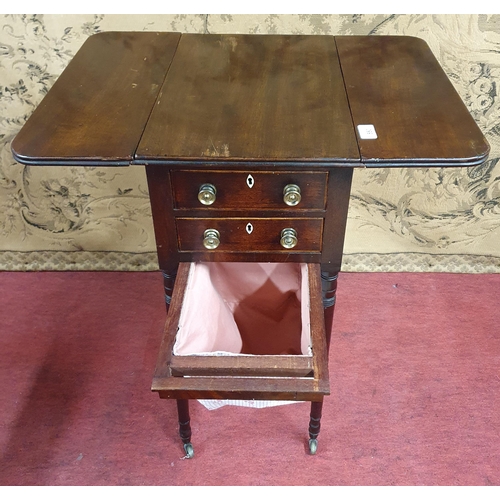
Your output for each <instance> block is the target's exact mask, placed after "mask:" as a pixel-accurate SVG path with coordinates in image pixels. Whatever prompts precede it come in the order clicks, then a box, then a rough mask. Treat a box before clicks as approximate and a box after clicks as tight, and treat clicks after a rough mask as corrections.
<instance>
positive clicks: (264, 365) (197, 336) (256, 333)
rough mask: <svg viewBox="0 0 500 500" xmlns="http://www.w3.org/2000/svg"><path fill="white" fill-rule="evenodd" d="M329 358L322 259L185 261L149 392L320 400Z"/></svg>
mask: <svg viewBox="0 0 500 500" xmlns="http://www.w3.org/2000/svg"><path fill="white" fill-rule="evenodd" d="M327 359H328V356H327V347H326V338H325V328H324V316H323V307H322V299H321V279H320V267H319V265H318V264H296V263H278V264H276V263H274V264H272V263H265V264H260V263H181V264H180V265H179V270H178V275H177V281H176V284H175V287H174V292H173V296H172V302H171V305H170V309H169V312H168V317H167V322H166V325H165V333H164V338H163V341H162V345H161V349H160V354H159V357H158V362H157V366H156V371H155V376H154V380H153V386H152V390H153V391H156V392H159V394H160V396H161V397H163V398H177V399H183V398H186V399H197V398H201V399H246V400H248V399H264V400H289V401H294V400H296V401H302V400H309V401H314V400H321V398H322V397H323V396H324V395H325V394H328V393H329V382H328V368H327Z"/></svg>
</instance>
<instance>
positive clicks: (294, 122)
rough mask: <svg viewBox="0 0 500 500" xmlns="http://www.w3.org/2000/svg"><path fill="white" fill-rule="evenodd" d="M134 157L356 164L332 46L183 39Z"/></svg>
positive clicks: (309, 39)
mask: <svg viewBox="0 0 500 500" xmlns="http://www.w3.org/2000/svg"><path fill="white" fill-rule="evenodd" d="M136 158H137V160H145V161H152V160H155V161H161V160H174V159H175V160H182V159H191V160H204V161H210V160H212V161H217V162H224V161H230V160H233V161H234V160H255V161H263V160H275V161H284V160H307V161H318V160H342V161H347V162H353V161H354V162H359V152H358V147H357V145H356V139H355V136H354V133H353V130H352V122H351V118H350V114H349V107H348V105H347V100H346V96H345V90H344V86H343V82H342V75H341V73H340V67H339V62H338V57H337V52H336V48H335V42H334V39H333V37H330V36H298V35H290V36H289V35H279V36H275V35H260V36H255V35H194V34H183V35H182V38H181V41H180V43H179V47H178V49H177V53H176V56H175V59H174V61H173V63H172V66H171V68H170V71H169V73H168V77H167V78H166V80H165V83H164V85H163V88H162V90H161V93H160V95H159V98H158V103H157V105H156V106H155V108H154V110H153V112H152V114H151V118H150V120H149V122H148V125H147V127H146V130H145V132H144V135H143V137H142V140H141V142H140V144H139V148H138V150H137V155H136Z"/></svg>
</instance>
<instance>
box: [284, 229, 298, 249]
mask: <svg viewBox="0 0 500 500" xmlns="http://www.w3.org/2000/svg"><path fill="white" fill-rule="evenodd" d="M298 242H299V240H298V238H297V231H295V229H292V228H291V227H287V228H285V229H283V231H281V240H280V243H281V246H282V247H283V248H286V249H290V248H293V247H294V246H296V245H297V243H298Z"/></svg>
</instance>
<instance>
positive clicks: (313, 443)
mask: <svg viewBox="0 0 500 500" xmlns="http://www.w3.org/2000/svg"><path fill="white" fill-rule="evenodd" d="M317 449H318V440H317V439H309V452H310V453H311V455H316V450H317Z"/></svg>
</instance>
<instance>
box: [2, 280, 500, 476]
mask: <svg viewBox="0 0 500 500" xmlns="http://www.w3.org/2000/svg"><path fill="white" fill-rule="evenodd" d="M499 297H500V274H496V275H446V274H375V273H374V274H361V273H360V274H342V275H341V277H340V279H339V291H338V296H337V310H336V316H335V320H334V329H333V335H332V345H331V351H330V378H331V386H332V394H331V396H329V397H327V398H326V400H325V406H324V411H323V419H322V430H321V434H320V438H319V447H318V453H317V455H316V456H309V455H308V454H307V452H306V449H307V424H308V411H309V405H308V404H307V403H300V404H296V405H288V406H282V407H277V408H267V409H260V410H258V409H250V408H236V407H225V408H222V409H220V410H215V411H208V410H206V409H205V408H204V407H202V406H201V405H200V404H199V403H197V402H193V403H192V404H191V407H192V410H191V414H192V415H191V416H192V427H193V444H194V447H195V454H196V455H195V458H194V459H193V460H183V458H182V457H183V450H182V447H181V444H180V440H179V438H178V435H177V423H176V418H177V416H176V409H175V403H174V402H171V401H161V400H160V399H159V398H158V396H157V395H156V394H153V393H151V392H150V390H149V388H150V383H151V377H152V372H153V369H154V365H155V361H156V353H157V350H158V347H159V342H160V337H161V332H162V327H163V322H164V317H165V312H164V305H163V298H162V279H161V276H160V274H159V273H119V272H116V273H90V272H89V273H71V272H65V273H48V272H45V273H9V272H4V273H0V311H1V313H0V456H1V459H0V485H226V484H227V485H316V484H317V485H393V484H394V485H491V484H494V485H499V484H500V412H499V411H498V409H499V408H500V302H499Z"/></svg>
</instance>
